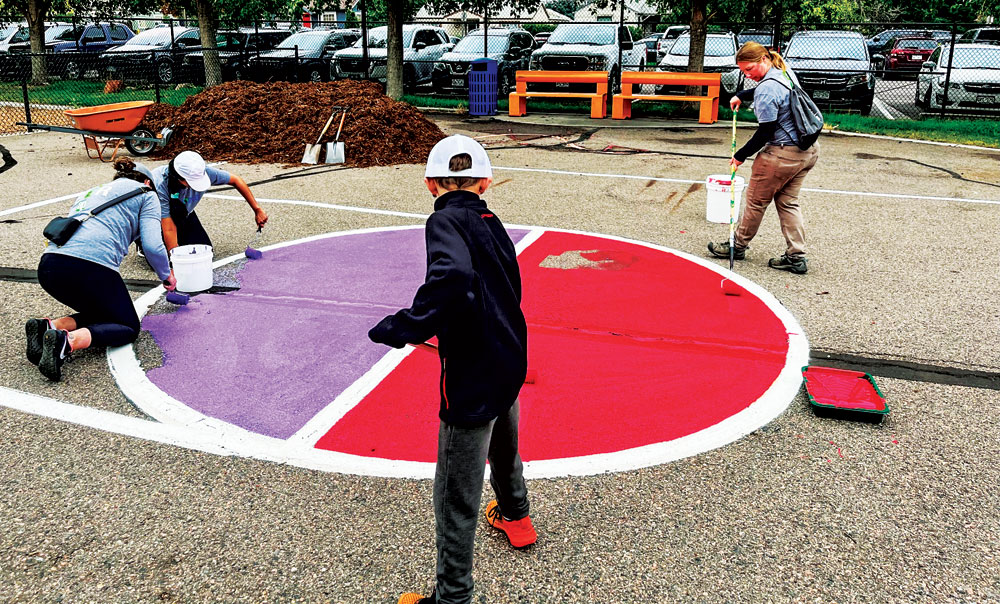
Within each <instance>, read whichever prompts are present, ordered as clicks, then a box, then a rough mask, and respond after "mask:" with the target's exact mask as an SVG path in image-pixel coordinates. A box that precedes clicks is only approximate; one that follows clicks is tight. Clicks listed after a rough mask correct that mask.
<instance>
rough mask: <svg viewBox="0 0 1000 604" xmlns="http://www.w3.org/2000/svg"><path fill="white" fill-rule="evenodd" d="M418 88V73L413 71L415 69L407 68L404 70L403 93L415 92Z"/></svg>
mask: <svg viewBox="0 0 1000 604" xmlns="http://www.w3.org/2000/svg"><path fill="white" fill-rule="evenodd" d="M416 87H417V72H415V71H414V70H413V67H409V66H407V67H405V68H404V69H403V92H413V90H414V89H415V88H416Z"/></svg>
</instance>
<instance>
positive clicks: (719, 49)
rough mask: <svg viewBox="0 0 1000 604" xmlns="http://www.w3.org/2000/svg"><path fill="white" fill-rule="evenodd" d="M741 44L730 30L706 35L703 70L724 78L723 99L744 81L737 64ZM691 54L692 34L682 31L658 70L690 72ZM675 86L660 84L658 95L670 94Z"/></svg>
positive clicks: (726, 99)
mask: <svg viewBox="0 0 1000 604" xmlns="http://www.w3.org/2000/svg"><path fill="white" fill-rule="evenodd" d="M737 50H739V46H738V44H737V41H736V36H735V35H733V34H732V33H731V32H730V33H724V34H707V35H706V36H705V66H704V67H703V68H702V71H703V72H704V73H718V74H721V75H720V79H721V80H722V82H721V83H722V90H721V91H720V92H721V93H722V94H721V95H720V96H722V97H724V98H722V99H721V100H720V102H727V101H728V99H729V97H731V96H732V95H734V94H736V93H737V92H739V91H740V90H741V88H742V84H743V74H742V72H740V68H739V66H737V65H736V51H737ZM690 53H691V36H690V35H689V34H683V35H682V36H680V37H679V38H677V39H676V40H674V43H673V45H672V46H671V47H670V50H669V51H668V52H667V54H666V55H664V57H663V60H662V61H660V64H659V66H658V67H657V69H658V70H659V71H682V72H683V71H687V70H688V59H689V56H690ZM671 92H673V89H669V88H664V87H661V89H660V90H658V91H657V93H658V94H669V93H671Z"/></svg>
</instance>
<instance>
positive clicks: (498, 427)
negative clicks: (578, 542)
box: [434, 400, 528, 604]
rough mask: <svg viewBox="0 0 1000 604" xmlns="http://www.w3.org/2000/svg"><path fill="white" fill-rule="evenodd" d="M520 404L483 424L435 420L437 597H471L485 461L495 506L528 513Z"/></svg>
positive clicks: (462, 601)
mask: <svg viewBox="0 0 1000 604" xmlns="http://www.w3.org/2000/svg"><path fill="white" fill-rule="evenodd" d="M519 413H520V404H519V402H518V401H516V400H515V401H514V404H513V405H512V406H511V408H510V411H508V412H507V413H506V414H504V415H501V416H500V417H498V418H497V419H495V420H493V421H492V422H490V423H489V424H486V425H485V426H480V427H476V428H462V427H458V426H453V425H451V424H446V423H444V422H441V428H440V431H439V432H438V458H437V469H436V470H435V472H434V518H435V520H436V521H437V551H438V557H437V587H436V593H437V601H438V602H439V603H440V604H467V603H469V602H471V601H472V587H473V581H472V553H473V547H474V543H475V539H476V526H478V524H479V504H480V502H481V499H482V494H483V475H484V473H485V471H486V460H487V458H489V460H490V484H491V485H492V486H493V491H494V492H495V493H496V496H497V503H498V504H499V505H500V511H501V512H502V513H503V515H504V516H505V517H507V518H510V519H511V520H520V519H521V518H524V517H525V516H527V515H528V487H527V485H526V484H525V483H524V476H523V475H522V466H521V456H520V455H519V454H518V452H517V422H518V415H519Z"/></svg>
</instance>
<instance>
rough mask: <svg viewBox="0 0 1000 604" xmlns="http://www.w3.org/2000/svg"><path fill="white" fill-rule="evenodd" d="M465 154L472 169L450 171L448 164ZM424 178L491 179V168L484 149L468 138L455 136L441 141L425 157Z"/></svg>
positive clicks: (459, 135)
mask: <svg viewBox="0 0 1000 604" xmlns="http://www.w3.org/2000/svg"><path fill="white" fill-rule="evenodd" d="M463 153H467V154H468V155H469V157H471V158H472V167H470V168H468V169H466V170H458V171H452V170H451V168H450V167H449V165H448V164H450V163H451V158H453V157H455V156H456V155H461V154H463ZM424 176H425V177H426V178H444V177H446V176H467V177H469V178H493V168H492V167H491V166H490V158H489V156H487V155H486V149H483V146H482V145H480V144H479V143H477V142H476V141H474V140H472V139H471V138H469V137H468V136H462V135H461V134H455V135H452V136H449V137H448V138H444V139H441V140H440V141H438V144H436V145H434V148H433V149H431V153H430V155H428V156H427V170H425V171H424Z"/></svg>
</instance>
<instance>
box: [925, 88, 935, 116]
mask: <svg viewBox="0 0 1000 604" xmlns="http://www.w3.org/2000/svg"><path fill="white" fill-rule="evenodd" d="M924 109H926V110H928V111H930V110H931V109H933V107H931V87H930V86H928V87H927V94H925V95H924Z"/></svg>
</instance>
